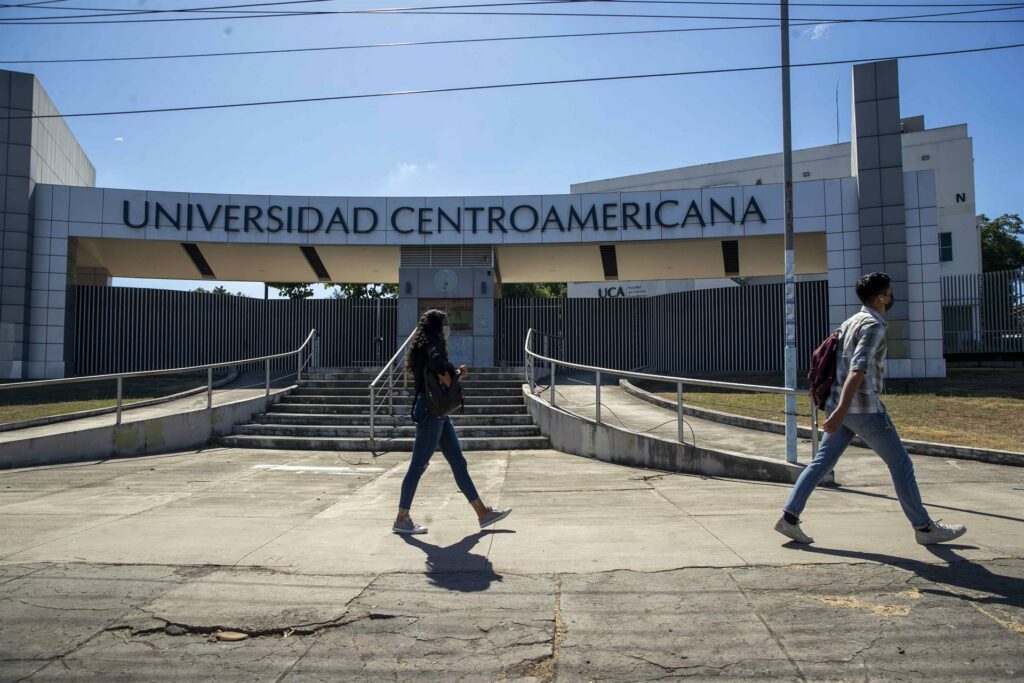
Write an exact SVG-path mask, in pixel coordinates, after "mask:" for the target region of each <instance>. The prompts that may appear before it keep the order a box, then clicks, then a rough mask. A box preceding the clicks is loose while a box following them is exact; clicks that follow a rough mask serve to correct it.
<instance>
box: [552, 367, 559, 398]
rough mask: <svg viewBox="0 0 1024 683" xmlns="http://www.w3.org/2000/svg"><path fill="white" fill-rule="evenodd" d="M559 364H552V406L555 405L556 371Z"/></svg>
mask: <svg viewBox="0 0 1024 683" xmlns="http://www.w3.org/2000/svg"><path fill="white" fill-rule="evenodd" d="M557 367H558V364H557V363H555V362H554V361H552V362H551V405H552V406H553V405H555V369H556V368H557Z"/></svg>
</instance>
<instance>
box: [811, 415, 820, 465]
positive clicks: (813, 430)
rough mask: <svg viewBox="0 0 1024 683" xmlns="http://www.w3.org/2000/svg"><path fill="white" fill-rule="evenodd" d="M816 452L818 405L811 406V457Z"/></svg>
mask: <svg viewBox="0 0 1024 683" xmlns="http://www.w3.org/2000/svg"><path fill="white" fill-rule="evenodd" d="M817 454H818V406H815V405H812V406H811V459H812V460H813V459H814V456H816V455H817Z"/></svg>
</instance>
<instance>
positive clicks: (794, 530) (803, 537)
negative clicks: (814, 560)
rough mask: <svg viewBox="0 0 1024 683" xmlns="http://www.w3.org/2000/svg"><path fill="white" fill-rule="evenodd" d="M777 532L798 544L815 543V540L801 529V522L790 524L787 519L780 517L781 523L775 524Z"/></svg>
mask: <svg viewBox="0 0 1024 683" xmlns="http://www.w3.org/2000/svg"><path fill="white" fill-rule="evenodd" d="M775 530H776V531H778V532H779V533H780V534H782V535H783V536H785V537H787V538H791V539H793V540H794V541H796V542H797V543H814V539H813V538H811V537H810V536H808V535H807V534H805V533H804V532H803V529H801V528H800V523H799V522H797V523H796V524H790V523H789V522H787V521H786V518H785V517H779V521H777V522H775Z"/></svg>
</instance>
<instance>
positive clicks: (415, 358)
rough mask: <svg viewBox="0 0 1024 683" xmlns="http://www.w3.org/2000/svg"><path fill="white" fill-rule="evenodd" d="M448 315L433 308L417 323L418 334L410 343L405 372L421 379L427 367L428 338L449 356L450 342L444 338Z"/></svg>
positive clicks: (407, 350) (406, 355)
mask: <svg viewBox="0 0 1024 683" xmlns="http://www.w3.org/2000/svg"><path fill="white" fill-rule="evenodd" d="M447 317H448V314H447V313H445V312H444V311H439V310H437V309H436V308H432V309H430V310H429V311H427V312H426V313H424V314H423V315H421V316H420V320H419V322H417V323H416V332H415V334H413V336H412V340H411V341H410V342H409V348H408V349H406V351H405V370H406V372H408V373H409V374H410V375H411V376H412V377H419V376H420V373H422V372H423V366H424V365H426V362H427V359H426V355H425V347H426V345H427V341H428V339H427V338H428V337H431V339H430V341H431V342H432V343H434V344H437V346H438V350H439V351H441V353H443V354H444V355H445V357H447V356H448V342H447V341H446V340H445V338H444V329H443V328H444V321H445V318H447Z"/></svg>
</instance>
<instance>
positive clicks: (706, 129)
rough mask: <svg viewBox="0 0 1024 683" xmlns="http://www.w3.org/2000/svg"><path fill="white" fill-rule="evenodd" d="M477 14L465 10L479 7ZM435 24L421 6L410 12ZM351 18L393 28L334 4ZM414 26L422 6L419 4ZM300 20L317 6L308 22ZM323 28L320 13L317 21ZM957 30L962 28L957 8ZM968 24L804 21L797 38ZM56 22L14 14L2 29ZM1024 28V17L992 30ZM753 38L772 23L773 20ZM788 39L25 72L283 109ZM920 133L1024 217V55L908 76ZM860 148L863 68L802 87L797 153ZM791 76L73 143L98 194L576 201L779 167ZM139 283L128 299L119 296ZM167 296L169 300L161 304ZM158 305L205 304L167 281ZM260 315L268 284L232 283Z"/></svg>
mask: <svg viewBox="0 0 1024 683" xmlns="http://www.w3.org/2000/svg"><path fill="white" fill-rule="evenodd" d="M463 1H465V0H463ZM66 4H68V5H69V6H74V7H89V6H93V7H125V8H134V7H139V6H141V7H144V8H173V7H182V6H188V7H196V6H202V5H211V4H228V3H210V2H208V1H207V0H190V2H188V3H187V4H186V3H184V2H180V3H173V2H166V1H165V2H146V1H145V0H138V1H131V2H129V1H127V0H102V1H101V0H74V1H73V2H69V3H66ZM417 4H419V5H426V4H430V3H427V2H419V3H416V2H411V1H410V2H408V3H406V5H408V6H414V5H417ZM316 6H317V7H325V8H333V9H350V8H373V7H388V6H390V7H393V6H396V5H395V3H394V2H392V3H381V2H376V3H375V2H371V1H369V0H365V1H364V0H337V1H335V2H328V3H322V4H320V5H316ZM403 6H404V5H403ZM300 7H301V6H300ZM307 7H309V6H307ZM534 9H536V10H537V11H572V10H574V9H575V10H577V11H590V12H604V13H608V12H628V13H655V14H704V15H709V14H710V15H721V16H764V17H766V18H772V17H774V16H775V14H776V10H775V9H774V8H769V7H740V8H728V7H720V6H688V5H676V6H673V5H655V4H645V5H637V4H620V5H611V4H609V3H586V4H579V5H576V6H574V7H567V6H565V5H543V6H541V7H539V8H534ZM954 9H955V8H954ZM938 11H953V10H952V9H946V10H942V9H925V10H920V11H918V10H913V9H878V8H875V9H873V10H872V9H866V8H808V7H797V8H793V9H792V11H791V17H792V18H793V20H794V21H796V20H799V19H800V18H808V19H819V18H830V17H842V18H862V17H869V16H895V15H899V14H902V13H905V14H917V13H922V12H938ZM29 13H31V14H33V15H49V14H54V13H53V12H49V11H43V10H40V9H23V10H13V9H7V10H0V17H3V18H8V17H15V16H26V15H28V14H29ZM986 16H988V17H1006V18H1010V17H1013V18H1018V19H1020V18H1024V11H1022V10H1018V11H1015V12H1002V13H997V14H992V15H984V14H982V15H976V16H975V18H984V17H986ZM730 23H731V24H735V23H739V22H735V21H733V22H729V21H724V20H685V21H684V20H669V19H623V18H615V19H610V18H604V19H602V18H581V17H473V16H428V15H420V16H409V15H370V16H367V15H335V16H318V17H289V18H263V19H247V20H240V19H234V20H225V21H201V22H185V23H163V24H129V25H122V26H9V25H6V26H0V60H2V59H32V58H60V57H92V56H120V55H139V54H167V53H174V52H193V51H222V50H248V49H276V48H291V47H313V46H329V45H344V44H353V43H376V42H394V41H406V40H437V39H446V38H463V37H487V36H508V35H526V34H540V33H560V32H586V31H604V30H611V31H615V30H618V31H621V30H634V29H657V28H666V27H686V26H716V25H727V24H730ZM749 23H760V22H757V21H753V22H749ZM1022 27H1024V24H1003V23H996V24H976V25H936V24H887V25H880V24H877V23H875V24H852V25H829V26H818V27H807V28H794V29H793V31H792V38H791V50H792V60H793V62H794V63H798V62H806V61H821V60H830V59H850V58H870V57H880V56H888V55H896V54H903V53H913V52H928V51H937V50H955V49H962V48H971V47H981V46H990V45H997V44H1003V43H1015V42H1022V39H1024V28H1022ZM778 60H779V46H778V29H758V30H747V31H727V32H710V33H678V34H662V35H653V36H652V35H643V36H621V37H619V36H617V37H601V38H573V39H559V40H543V41H522V42H501V43H488V44H469V45H452V46H430V47H395V48H385V49H371V50H348V51H334V52H318V53H305V54H297V55H273V56H246V57H232V58H216V59H202V60H198V59H195V60H172V61H149V62H122V63H101V64H64V65H59V64H39V65H8V64H0V68H11V69H15V70H21V71H31V72H34V73H36V74H37V75H38V77H39V79H40V80H41V81H42V83H43V85H44V87H45V88H46V90H47V92H48V93H49V94H50V96H51V98H53V100H54V101H55V102H56V104H57V106H58V108H59V109H60V110H61V111H63V112H66V113H68V112H84V111H97V110H110V109H133V108H148V107H162V106H175V105H195V104H210V103H220V102H236V101H248V100H265V99H287V98H298V97H316V96H325V95H343V94H353V93H368V92H381V91H392V90H405V89H415V88H429V87H451V86H461V85H476V84H484V83H502V82H514V81H532V80H551V79H561V78H585V77H592V76H608V75H623V74H634V73H646V72H661V71H677V70H695V69H713V68H722V67H733V66H749V65H761V64H773V63H777V62H778ZM900 78H901V98H902V99H901V106H902V113H903V115H905V116H906V115H913V114H925V116H926V121H927V124H928V126H929V127H938V126H943V125H951V124H956V123H964V122H966V123H967V124H968V125H969V131H970V134H971V136H972V137H973V139H974V151H975V181H976V191H977V209H978V211H979V212H982V213H987V214H989V215H990V216H991V215H999V214H1001V213H1005V212H1021V211H1024V206H1022V202H1024V199H1022V195H1021V180H1022V173H1021V170H1020V169H1021V159H1022V158H1024V130H1022V126H1021V124H1020V121H1021V112H1022V111H1024V50H1012V51H1002V52H991V53H983V54H977V55H960V56H951V57H938V58H932V59H922V60H908V61H904V62H902V63H901V65H900ZM837 82H838V85H839V118H840V139H842V140H848V139H849V118H850V117H849V107H850V102H849V100H850V67H849V66H834V67H821V68H813V69H798V70H795V71H794V75H793V86H792V87H793V141H794V146H796V147H807V146H814V145H821V144H828V143H832V142H835V139H836V134H835V117H836V112H835V88H836V84H837ZM780 121H781V116H780V94H779V76H778V72H775V71H767V72H760V73H748V74H728V75H710V76H695V77H682V78H661V79H651V80H639V81H617V82H610V83H592V84H576V85H560V86H543V87H536V88H523V89H511V90H493V91H485V92H470V93H454V94H436V95H418V96H409V97H394V98H384V99H374V100H362V101H348V102H334V103H319V104H299V105H286V106H276V107H266V108H259V109H232V110H221V111H205V112H190V113H168V114H151V115H142V116H122V117H107V118H79V119H71V120H69V125H70V126H71V128H72V130H73V131H74V133H75V135H76V136H77V137H78V139H79V141H80V142H81V143H82V146H83V147H84V148H85V150H86V152H87V153H88V154H89V157H90V158H91V159H92V161H93V163H94V164H95V166H96V168H97V184H99V185H102V186H110V187H133V188H146V189H151V190H179V191H180V190H184V191H205V192H223V193H239V194H242V193H246V194H298V195H306V194H310V195H321V194H322V195H399V194H408V195H414V196H418V195H474V194H479V195H500V194H535V193H558V192H566V191H568V188H569V185H570V184H571V183H574V182H580V181H584V180H593V179H598V178H605V177H613V176H618V175H626V174H630V173H639V172H645V171H652V170H659V169H666V168H673V167H678V166H687V165H691V164H697V163H704V162H712V161H719V160H723V159H730V158H735V157H741V156H748V155H754V154H765V153H771V152H777V151H780V150H781V145H782V135H781V128H780ZM120 282H121V283H128V281H120ZM149 284H150V286H152V285H153V283H149ZM160 286H176V287H188V286H195V285H193V284H191V283H170V282H163V281H161V283H160ZM227 286H228V288H229V289H231V290H232V291H239V290H241V291H244V292H246V293H248V294H251V295H254V296H262V290H263V287H262V285H261V284H255V283H245V284H233V283H227Z"/></svg>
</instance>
